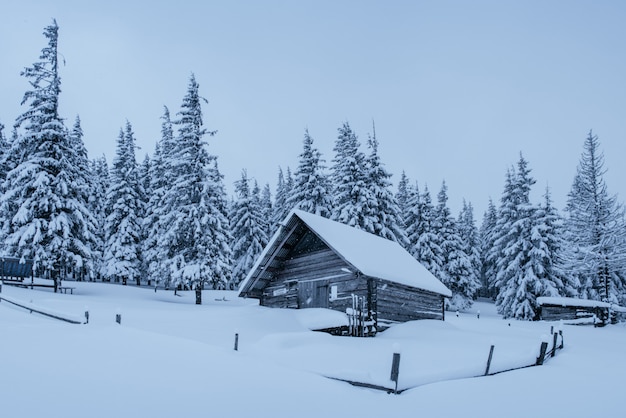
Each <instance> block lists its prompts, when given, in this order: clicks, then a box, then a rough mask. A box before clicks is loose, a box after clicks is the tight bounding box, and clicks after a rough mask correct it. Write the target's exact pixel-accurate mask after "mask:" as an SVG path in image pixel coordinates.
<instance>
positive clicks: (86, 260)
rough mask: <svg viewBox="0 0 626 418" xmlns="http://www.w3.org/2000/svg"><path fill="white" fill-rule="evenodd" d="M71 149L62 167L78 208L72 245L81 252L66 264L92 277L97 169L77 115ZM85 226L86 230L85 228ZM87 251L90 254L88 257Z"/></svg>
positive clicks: (79, 277) (69, 269) (79, 274)
mask: <svg viewBox="0 0 626 418" xmlns="http://www.w3.org/2000/svg"><path fill="white" fill-rule="evenodd" d="M68 140H69V142H70V143H69V149H68V151H67V152H66V154H67V159H68V164H67V166H65V167H63V168H62V170H65V171H67V173H68V177H69V178H68V181H67V183H68V186H67V187H68V188H69V189H68V195H73V196H74V200H75V201H76V203H75V205H77V208H79V209H78V210H76V212H74V214H73V215H74V216H75V217H76V218H77V219H76V220H75V232H74V234H73V235H74V237H76V238H74V241H75V243H74V244H73V245H72V246H73V247H75V248H76V250H74V251H73V253H75V254H77V255H76V256H75V260H74V262H73V263H70V264H69V265H67V266H66V270H67V273H72V274H73V276H74V278H75V279H77V280H84V279H85V277H87V278H88V279H89V280H93V278H94V277H95V276H96V274H97V268H96V263H97V259H96V255H94V251H95V250H96V248H97V245H98V236H97V234H98V232H99V231H98V226H99V225H98V223H99V220H98V219H97V218H96V216H95V214H94V212H93V211H92V210H91V209H92V208H91V197H92V193H93V189H94V187H95V181H96V180H95V178H94V173H93V172H92V171H91V164H90V161H89V156H88V154H87V149H86V148H85V143H84V141H83V129H82V127H81V124H80V117H79V116H78V115H77V116H76V119H75V121H74V125H73V126H72V130H71V131H70V133H69V136H68ZM81 230H82V232H81ZM85 255H88V256H86V257H85Z"/></svg>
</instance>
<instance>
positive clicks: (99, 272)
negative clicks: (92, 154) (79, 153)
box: [89, 155, 111, 280]
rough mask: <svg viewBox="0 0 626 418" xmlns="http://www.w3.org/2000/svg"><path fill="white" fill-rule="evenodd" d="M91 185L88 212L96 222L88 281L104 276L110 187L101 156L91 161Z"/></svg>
mask: <svg viewBox="0 0 626 418" xmlns="http://www.w3.org/2000/svg"><path fill="white" fill-rule="evenodd" d="M90 165H91V173H92V184H93V188H92V190H91V195H90V197H89V210H90V212H91V213H92V214H93V217H94V218H95V220H96V232H95V245H94V250H93V259H94V274H93V275H92V276H90V280H99V279H102V277H103V275H105V274H106V271H105V266H106V264H105V263H104V248H105V244H106V229H105V223H106V218H107V215H108V206H107V190H109V188H110V187H111V182H110V179H109V164H108V163H107V160H106V157H105V156H104V155H103V156H102V157H100V158H97V159H95V160H92V161H91V164H90Z"/></svg>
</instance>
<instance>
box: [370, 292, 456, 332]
mask: <svg viewBox="0 0 626 418" xmlns="http://www.w3.org/2000/svg"><path fill="white" fill-rule="evenodd" d="M377 305H378V323H379V327H384V326H385V325H389V324H393V323H396V322H406V321H413V320H416V319H440V320H441V319H443V315H444V314H443V297H442V296H441V295H439V294H436V293H433V292H429V291H426V290H421V289H416V288H413V287H409V286H405V285H402V284H399V283H393V282H388V281H379V283H378V289H377Z"/></svg>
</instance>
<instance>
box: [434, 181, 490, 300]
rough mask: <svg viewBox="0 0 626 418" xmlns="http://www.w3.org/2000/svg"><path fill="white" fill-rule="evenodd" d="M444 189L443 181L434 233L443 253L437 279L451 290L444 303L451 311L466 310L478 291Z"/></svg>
mask: <svg viewBox="0 0 626 418" xmlns="http://www.w3.org/2000/svg"><path fill="white" fill-rule="evenodd" d="M447 191H448V188H447V186H446V183H445V182H443V184H442V186H441V190H440V191H439V193H438V195H437V207H436V209H435V221H434V226H435V227H434V233H435V234H436V235H437V236H438V238H439V242H440V248H441V251H442V253H443V257H444V262H443V269H442V271H441V273H440V276H438V278H439V279H440V280H441V281H442V282H443V283H444V284H445V285H446V286H448V288H449V289H450V290H451V291H452V298H451V299H450V300H446V303H447V304H448V307H449V308H451V309H467V308H469V307H470V306H471V305H472V300H473V297H474V294H475V293H476V291H477V290H478V289H479V288H480V283H479V281H478V277H476V274H475V272H474V266H473V265H472V262H471V259H470V257H469V256H468V254H466V252H465V249H464V247H465V246H464V243H463V241H462V239H461V235H460V234H459V230H458V227H457V224H456V221H455V220H454V218H453V217H452V215H451V213H450V209H449V208H448V193H447Z"/></svg>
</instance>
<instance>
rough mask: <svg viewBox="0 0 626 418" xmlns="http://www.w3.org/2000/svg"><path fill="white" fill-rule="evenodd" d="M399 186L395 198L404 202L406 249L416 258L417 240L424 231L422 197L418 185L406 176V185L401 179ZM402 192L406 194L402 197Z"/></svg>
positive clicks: (403, 218)
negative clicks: (411, 183)
mask: <svg viewBox="0 0 626 418" xmlns="http://www.w3.org/2000/svg"><path fill="white" fill-rule="evenodd" d="M403 174H404V173H403ZM399 187H401V188H399V189H398V193H397V194H396V199H398V197H400V199H398V200H399V201H401V202H404V203H402V206H404V209H403V212H402V213H403V215H402V223H403V224H404V231H405V234H406V237H407V247H406V250H407V251H408V252H409V253H410V254H411V255H413V257H415V258H416V259H417V257H418V251H417V242H418V240H419V238H420V235H421V234H422V232H424V224H423V222H424V219H423V217H422V215H423V214H422V199H421V196H420V192H419V185H418V184H417V182H415V186H411V185H410V184H409V182H408V178H406V186H404V185H403V182H402V180H401V181H400V183H399ZM402 194H406V196H404V197H403V196H402ZM402 206H401V208H402ZM401 210H402V209H401Z"/></svg>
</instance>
